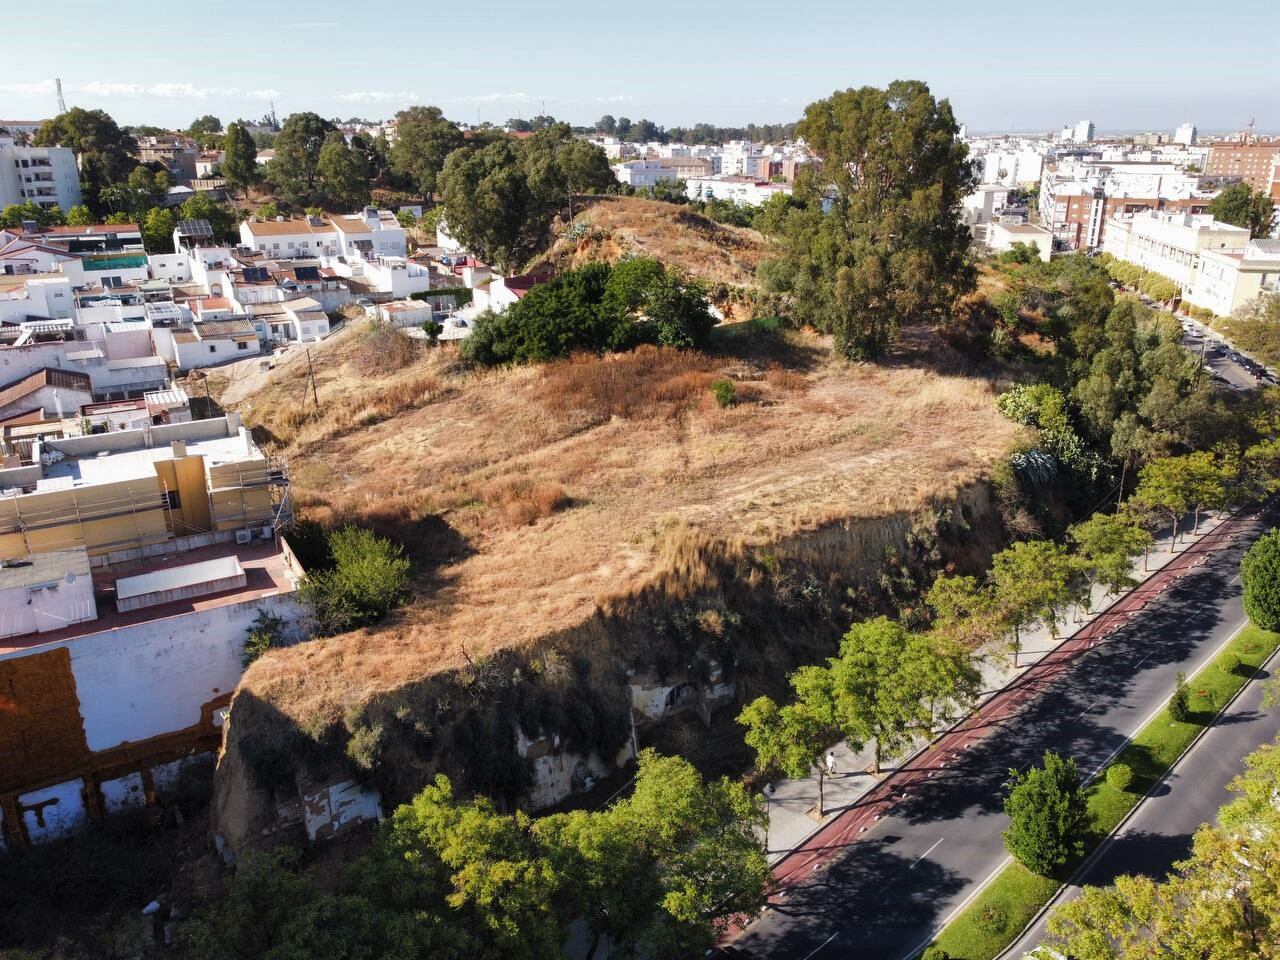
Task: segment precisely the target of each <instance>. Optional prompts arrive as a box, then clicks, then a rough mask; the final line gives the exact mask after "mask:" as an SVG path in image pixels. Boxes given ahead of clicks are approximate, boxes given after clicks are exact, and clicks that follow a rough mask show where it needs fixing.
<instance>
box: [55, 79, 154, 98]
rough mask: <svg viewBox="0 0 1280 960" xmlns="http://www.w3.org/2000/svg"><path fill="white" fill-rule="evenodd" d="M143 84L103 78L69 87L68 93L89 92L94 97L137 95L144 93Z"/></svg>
mask: <svg viewBox="0 0 1280 960" xmlns="http://www.w3.org/2000/svg"><path fill="white" fill-rule="evenodd" d="M142 89H143V88H142V85H141V84H137V83H109V82H106V81H103V80H90V81H89V82H88V83H86V84H82V85H81V86H78V87H72V86H68V87H67V92H68V93H87V94H89V95H90V96H92V97H136V96H138V95H139V94H141V93H142Z"/></svg>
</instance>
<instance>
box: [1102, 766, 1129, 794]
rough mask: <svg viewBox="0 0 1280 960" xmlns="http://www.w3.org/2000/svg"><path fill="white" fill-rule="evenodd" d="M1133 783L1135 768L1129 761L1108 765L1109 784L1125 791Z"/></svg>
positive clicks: (1115, 788)
mask: <svg viewBox="0 0 1280 960" xmlns="http://www.w3.org/2000/svg"><path fill="white" fill-rule="evenodd" d="M1131 783H1133V768H1132V767H1130V766H1129V765H1128V764H1127V763H1113V764H1111V766H1109V767H1107V786H1109V787H1111V789H1113V790H1119V791H1120V792H1121V793H1124V792H1125V791H1126V790H1128V789H1129V785H1130V784H1131Z"/></svg>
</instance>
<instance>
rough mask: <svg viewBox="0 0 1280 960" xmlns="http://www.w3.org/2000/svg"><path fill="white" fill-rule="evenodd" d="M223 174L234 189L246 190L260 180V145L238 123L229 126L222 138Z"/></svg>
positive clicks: (228, 184)
mask: <svg viewBox="0 0 1280 960" xmlns="http://www.w3.org/2000/svg"><path fill="white" fill-rule="evenodd" d="M222 150H223V154H224V156H223V160H222V175H223V176H224V177H225V178H226V180H227V186H229V187H230V188H231V189H232V190H239V191H241V192H244V191H246V190H248V189H249V187H251V186H252V185H253V184H255V183H257V182H258V179H259V173H258V146H257V144H255V143H254V142H253V137H251V136H250V135H249V131H248V130H246V129H245V128H244V127H242V126H241V125H240V124H238V123H232V124H229V125H228V126H227V133H226V135H225V136H224V137H223V138H222Z"/></svg>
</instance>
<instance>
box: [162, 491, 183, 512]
mask: <svg viewBox="0 0 1280 960" xmlns="http://www.w3.org/2000/svg"><path fill="white" fill-rule="evenodd" d="M164 498H165V500H167V501H168V504H169V509H170V510H181V509H182V496H181V494H179V493H178V491H177V490H166V491H165V492H164Z"/></svg>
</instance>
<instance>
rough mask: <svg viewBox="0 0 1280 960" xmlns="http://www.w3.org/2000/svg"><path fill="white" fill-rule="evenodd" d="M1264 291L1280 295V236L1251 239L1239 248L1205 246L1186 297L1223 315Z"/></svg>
mask: <svg viewBox="0 0 1280 960" xmlns="http://www.w3.org/2000/svg"><path fill="white" fill-rule="evenodd" d="M1264 294H1265V295H1269V296H1280V240H1250V241H1249V242H1248V243H1247V244H1246V245H1245V247H1244V248H1243V249H1242V250H1205V251H1204V252H1203V253H1201V255H1200V269H1199V271H1198V272H1197V273H1196V278H1195V282H1194V283H1193V284H1192V285H1191V290H1190V292H1189V293H1188V294H1187V295H1186V299H1187V301H1188V302H1189V303H1191V304H1194V305H1195V306H1197V307H1204V308H1206V309H1208V310H1212V311H1213V312H1214V313H1216V314H1217V315H1218V316H1220V317H1226V316H1231V315H1232V314H1234V313H1236V311H1238V310H1239V309H1240V308H1241V307H1243V306H1244V305H1245V304H1247V303H1249V302H1250V301H1251V300H1254V299H1256V298H1257V297H1259V296H1262V295H1264Z"/></svg>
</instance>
